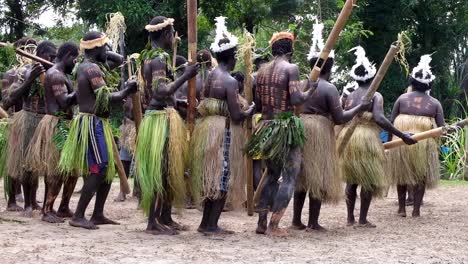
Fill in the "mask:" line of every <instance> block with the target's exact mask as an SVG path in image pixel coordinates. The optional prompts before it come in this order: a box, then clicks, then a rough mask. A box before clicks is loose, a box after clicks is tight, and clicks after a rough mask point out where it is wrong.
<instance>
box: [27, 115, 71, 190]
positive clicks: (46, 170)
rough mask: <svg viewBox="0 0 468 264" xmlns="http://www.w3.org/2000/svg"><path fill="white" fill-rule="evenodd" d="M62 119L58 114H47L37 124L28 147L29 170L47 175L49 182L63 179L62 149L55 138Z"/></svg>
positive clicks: (52, 182)
mask: <svg viewBox="0 0 468 264" xmlns="http://www.w3.org/2000/svg"><path fill="white" fill-rule="evenodd" d="M61 120H62V118H60V117H58V116H53V115H45V116H44V117H43V118H42V120H41V122H40V123H39V125H38V126H37V129H36V131H35V132H34V136H33V138H32V139H31V144H29V148H28V159H27V168H28V170H30V171H32V172H34V173H37V174H38V175H44V176H46V179H47V182H48V183H49V184H54V183H56V182H57V181H59V180H60V179H61V173H60V170H59V168H58V163H59V160H60V151H59V149H58V148H57V146H56V143H55V142H54V140H53V139H54V136H55V134H56V132H57V125H58V124H59V122H60V121H61ZM64 122H65V121H64Z"/></svg>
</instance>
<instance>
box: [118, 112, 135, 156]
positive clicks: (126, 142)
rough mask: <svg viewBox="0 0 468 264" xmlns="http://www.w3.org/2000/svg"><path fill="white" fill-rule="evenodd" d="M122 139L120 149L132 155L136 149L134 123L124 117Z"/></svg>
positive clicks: (121, 128)
mask: <svg viewBox="0 0 468 264" xmlns="http://www.w3.org/2000/svg"><path fill="white" fill-rule="evenodd" d="M120 130H121V131H122V137H121V138H120V144H121V147H123V148H125V149H126V150H127V151H128V152H130V153H132V154H134V153H135V147H136V128H135V122H134V121H133V120H131V119H129V118H127V117H125V119H124V122H123V124H122V126H121V127H120Z"/></svg>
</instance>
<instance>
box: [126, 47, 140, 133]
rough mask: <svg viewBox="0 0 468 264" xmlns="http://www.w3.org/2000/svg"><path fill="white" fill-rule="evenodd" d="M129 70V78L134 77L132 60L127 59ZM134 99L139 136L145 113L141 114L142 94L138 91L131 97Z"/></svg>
mask: <svg viewBox="0 0 468 264" xmlns="http://www.w3.org/2000/svg"><path fill="white" fill-rule="evenodd" d="M127 61H128V63H127V69H128V77H129V78H130V76H132V75H133V69H132V59H131V58H130V56H129V57H127ZM131 97H132V113H133V120H134V121H135V130H136V134H137V135H138V131H139V129H140V124H141V121H142V120H143V113H142V112H141V93H140V90H139V89H138V90H137V91H136V93H134V94H132V95H131Z"/></svg>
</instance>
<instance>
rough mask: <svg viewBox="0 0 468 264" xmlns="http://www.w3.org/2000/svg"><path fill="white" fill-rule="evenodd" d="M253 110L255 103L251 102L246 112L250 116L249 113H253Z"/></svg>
mask: <svg viewBox="0 0 468 264" xmlns="http://www.w3.org/2000/svg"><path fill="white" fill-rule="evenodd" d="M254 110H255V103H254V102H252V104H251V105H250V106H249V108H248V109H247V111H246V114H247V115H248V116H251V115H253V113H254Z"/></svg>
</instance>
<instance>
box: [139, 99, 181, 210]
mask: <svg viewBox="0 0 468 264" xmlns="http://www.w3.org/2000/svg"><path fill="white" fill-rule="evenodd" d="M187 150H188V138H187V130H186V127H185V123H184V121H183V119H182V118H181V117H180V115H179V113H178V112H177V111H176V110H175V109H174V108H166V109H165V110H157V111H153V110H151V111H146V114H145V117H144V118H143V121H142V123H141V126H140V130H139V134H138V138H137V145H136V150H135V161H136V169H137V172H138V173H137V175H138V181H139V183H140V187H141V191H142V201H141V207H142V208H143V210H144V212H145V213H146V214H149V209H150V206H151V203H152V202H153V200H154V195H155V193H157V194H158V198H159V199H162V200H165V201H171V202H172V205H174V206H175V207H178V208H182V207H184V206H185V198H186V193H187V189H186V183H185V178H184V174H185V168H186V164H187V155H188V151H187Z"/></svg>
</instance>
